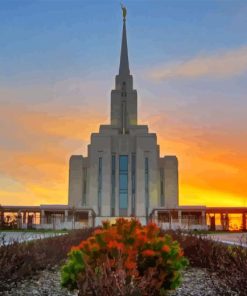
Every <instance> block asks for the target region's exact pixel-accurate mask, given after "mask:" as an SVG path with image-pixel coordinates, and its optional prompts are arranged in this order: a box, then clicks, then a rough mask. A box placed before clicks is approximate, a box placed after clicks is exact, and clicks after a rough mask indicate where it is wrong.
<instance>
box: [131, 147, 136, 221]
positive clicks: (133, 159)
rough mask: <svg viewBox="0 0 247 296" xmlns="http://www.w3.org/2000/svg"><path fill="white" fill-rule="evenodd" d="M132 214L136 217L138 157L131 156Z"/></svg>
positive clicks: (133, 154)
mask: <svg viewBox="0 0 247 296" xmlns="http://www.w3.org/2000/svg"><path fill="white" fill-rule="evenodd" d="M131 193H132V194H131V195H132V196H131V213H132V215H133V216H134V215H135V194H136V155H135V153H132V155H131Z"/></svg>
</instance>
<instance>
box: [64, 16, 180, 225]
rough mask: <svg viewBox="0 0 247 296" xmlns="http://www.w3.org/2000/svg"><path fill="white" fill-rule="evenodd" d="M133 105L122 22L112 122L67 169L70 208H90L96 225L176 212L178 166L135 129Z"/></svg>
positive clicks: (143, 129) (140, 128)
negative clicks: (112, 219) (114, 219)
mask: <svg viewBox="0 0 247 296" xmlns="http://www.w3.org/2000/svg"><path fill="white" fill-rule="evenodd" d="M137 101H138V100H137V91H136V90H135V89H134V88H133V77H132V75H131V74H130V68H129V58H128V46H127V33H126V19H125V17H124V19H123V31H122V44H121V54H120V65H119V73H118V75H116V77H115V88H114V89H113V90H112V91H111V122H110V124H109V125H101V126H100V128H99V132H98V133H93V134H92V135H91V143H90V144H89V145H88V155H87V156H82V155H72V156H71V158H70V163H69V205H70V206H74V207H87V208H92V209H93V210H94V212H95V214H96V217H97V218H98V219H96V221H100V220H101V219H106V218H107V217H119V216H124V217H131V216H135V217H138V218H139V219H141V220H143V221H146V219H148V217H149V215H150V213H151V212H152V211H153V209H155V208H157V207H165V208H176V207H177V206H178V160H177V158H176V156H164V157H160V152H159V145H158V144H157V136H156V134H155V133H149V131H148V126H147V125H139V124H138V108H137ZM96 223H97V222H96Z"/></svg>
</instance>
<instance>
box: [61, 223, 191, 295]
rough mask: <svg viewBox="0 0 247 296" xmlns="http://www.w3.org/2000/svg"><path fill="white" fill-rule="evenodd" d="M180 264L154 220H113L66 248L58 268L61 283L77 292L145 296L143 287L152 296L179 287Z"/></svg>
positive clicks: (173, 246) (176, 252)
mask: <svg viewBox="0 0 247 296" xmlns="http://www.w3.org/2000/svg"><path fill="white" fill-rule="evenodd" d="M186 265H187V259H185V258H184V256H183V251H182V250H181V248H180V247H179V245H178V243H177V242H176V241H173V240H172V238H171V237H170V236H169V235H162V233H161V231H160V229H159V228H158V227H157V225H156V224H154V223H149V224H148V225H147V226H142V225H141V224H140V222H139V221H138V220H135V219H132V220H126V219H123V218H119V219H118V220H117V221H116V224H115V225H112V226H111V225H110V223H109V222H108V221H105V222H103V227H102V228H98V229H96V230H95V231H94V232H93V235H92V236H91V237H89V238H88V239H87V240H86V241H82V242H81V243H80V244H79V245H78V246H75V247H72V249H71V251H70V253H69V258H68V261H67V263H66V264H65V266H64V267H63V268H62V285H63V286H65V287H67V288H69V289H71V290H72V289H75V288H79V289H80V293H81V295H87V293H88V294H90V293H91V294H92V293H93V295H115V294H117V295H126V293H127V292H126V291H128V293H127V294H130V295H131V294H133V293H134V294H135V295H136V293H137V291H139V292H140V293H141V294H140V295H146V294H145V293H146V291H147V289H148V290H149V293H148V295H157V293H159V291H161V290H168V289H174V288H176V287H177V286H178V285H179V283H180V278H181V277H180V270H181V269H182V268H184V267H185V266H186ZM96 291H98V293H96ZM109 291H110V292H109ZM123 291H125V292H123ZM91 294H90V295H91Z"/></svg>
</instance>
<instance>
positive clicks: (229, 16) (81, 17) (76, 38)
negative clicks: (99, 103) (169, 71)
mask: <svg viewBox="0 0 247 296" xmlns="http://www.w3.org/2000/svg"><path fill="white" fill-rule="evenodd" d="M125 4H126V6H127V7H128V27H130V28H131V29H130V30H128V39H129V44H130V46H129V50H130V53H131V58H130V61H131V66H132V68H133V70H134V71H137V70H138V69H142V68H144V69H145V68H148V67H149V66H151V65H154V64H159V63H160V62H162V63H166V62H172V61H173V60H175V61H176V60H183V59H188V58H190V57H192V56H194V55H197V54H198V53H214V52H215V51H219V50H225V49H231V48H232V49H234V48H237V47H240V46H244V45H245V44H246V31H245V28H246V27H247V18H246V13H247V2H246V1H238V0H237V1H230V0H228V1H215V0H213V1H211V0H199V1H198V0H197V1H196V0H194V1H184V0H180V1H174V0H173V1H126V2H125ZM120 13H121V11H120V5H119V1H83V0H70V1H69V0H50V1H49V0H42V1H26V0H22V1H19V0H17V1H15V0H7V1H6V0H2V1H1V10H0V19H1V26H0V35H1V40H0V46H1V59H0V66H1V68H2V71H1V72H0V77H1V80H0V81H1V82H2V83H26V82H27V81H29V80H30V79H31V80H35V78H36V79H38V80H40V78H41V77H42V79H45V77H46V79H47V80H48V81H49V80H50V81H54V80H59V79H61V78H64V77H66V76H69V77H70V76H75V75H79V74H80V75H90V74H91V75H97V70H98V69H102V70H101V71H102V72H105V71H107V72H109V73H112V74H113V73H115V72H116V68H117V67H116V64H117V63H118V58H119V57H118V51H119V47H120V44H119V37H120V32H121V22H120V21H119V19H120ZM132 57H134V58H132ZM109 78H111V76H110V75H109Z"/></svg>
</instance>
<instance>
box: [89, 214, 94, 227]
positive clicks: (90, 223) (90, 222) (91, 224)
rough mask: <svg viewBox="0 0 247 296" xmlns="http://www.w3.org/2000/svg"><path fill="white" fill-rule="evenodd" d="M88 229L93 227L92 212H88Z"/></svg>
mask: <svg viewBox="0 0 247 296" xmlns="http://www.w3.org/2000/svg"><path fill="white" fill-rule="evenodd" d="M88 227H94V217H93V213H92V211H88Z"/></svg>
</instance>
